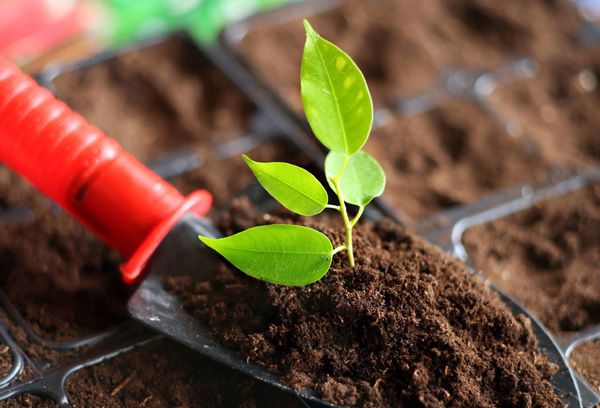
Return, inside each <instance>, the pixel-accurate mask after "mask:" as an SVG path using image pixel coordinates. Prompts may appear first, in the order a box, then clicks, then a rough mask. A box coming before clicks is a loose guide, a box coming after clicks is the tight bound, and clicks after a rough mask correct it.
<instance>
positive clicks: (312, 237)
mask: <svg viewBox="0 0 600 408" xmlns="http://www.w3.org/2000/svg"><path fill="white" fill-rule="evenodd" d="M198 238H200V241H202V242H203V243H204V244H206V245H207V246H208V247H210V248H212V249H214V250H215V251H217V252H218V253H219V254H221V255H222V256H223V257H224V258H225V259H227V260H228V261H229V262H231V263H232V264H233V265H234V266H235V267H237V268H238V269H239V270H241V271H242V272H244V273H245V274H247V275H250V276H252V277H253V278H256V279H260V280H263V281H266V282H271V283H276V284H278V285H289V286H304V285H308V284H309V283H313V282H316V281H318V280H319V279H321V278H322V277H323V276H324V275H325V274H326V273H327V271H328V270H329V266H330V265H331V258H332V256H333V246H332V244H331V241H330V240H329V238H327V237H326V236H325V235H323V234H322V233H320V232H319V231H316V230H314V229H312V228H308V227H302V226H299V225H285V224H274V225H263V226H259V227H253V228H250V229H247V230H245V231H242V232H240V233H237V234H235V235H232V236H230V237H226V238H220V239H213V238H207V237H203V236H199V237H198Z"/></svg>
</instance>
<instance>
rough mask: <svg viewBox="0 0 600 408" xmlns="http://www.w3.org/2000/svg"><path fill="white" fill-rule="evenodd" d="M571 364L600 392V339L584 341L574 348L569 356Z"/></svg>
mask: <svg viewBox="0 0 600 408" xmlns="http://www.w3.org/2000/svg"><path fill="white" fill-rule="evenodd" d="M569 361H570V362H571V366H572V367H573V368H574V369H575V371H577V372H578V373H579V375H581V376H582V377H583V378H584V379H585V380H586V381H587V382H588V384H590V386H591V388H592V389H593V390H594V391H596V392H600V367H599V366H598V361H600V340H595V341H590V342H586V343H583V344H582V345H580V346H578V347H577V348H575V350H573V352H572V353H571V355H570V357H569Z"/></svg>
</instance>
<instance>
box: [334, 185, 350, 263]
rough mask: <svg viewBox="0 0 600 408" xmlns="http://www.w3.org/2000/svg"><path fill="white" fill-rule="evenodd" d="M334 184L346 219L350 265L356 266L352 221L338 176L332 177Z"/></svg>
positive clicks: (345, 227) (345, 226) (341, 210)
mask: <svg viewBox="0 0 600 408" xmlns="http://www.w3.org/2000/svg"><path fill="white" fill-rule="evenodd" d="M331 182H332V183H333V186H334V187H335V193H336V194H337V197H338V200H339V202H340V212H341V213H342V219H343V220H344V230H345V231H346V244H345V246H346V250H347V251H348V261H349V262H350V266H351V267H353V268H354V251H353V249H352V223H351V222H350V218H349V217H348V211H346V203H345V202H344V197H342V190H341V189H340V183H339V180H338V177H337V176H336V177H334V178H332V179H331Z"/></svg>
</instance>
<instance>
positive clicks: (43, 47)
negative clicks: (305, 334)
mask: <svg viewBox="0 0 600 408" xmlns="http://www.w3.org/2000/svg"><path fill="white" fill-rule="evenodd" d="M291 1H292V0H144V1H131V0H0V54H2V55H5V56H8V57H9V58H11V59H13V60H14V61H15V62H17V63H18V64H19V65H20V66H21V67H22V68H23V69H24V70H26V71H28V72H30V73H35V72H37V71H39V70H40V69H41V68H42V67H43V66H44V65H46V64H48V63H50V62H55V61H63V62H64V61H68V60H73V59H80V58H82V57H85V56H86V55H89V54H92V53H97V52H99V51H102V50H104V49H108V48H114V47H116V46H119V45H124V44H127V43H129V42H132V41H134V40H139V39H143V38H145V37H150V36H155V35H160V34H163V33H168V32H173V31H181V30H186V31H188V32H189V33H190V34H191V35H192V37H194V38H195V39H196V40H198V41H201V42H210V41H212V40H214V39H215V38H216V36H217V35H218V33H219V30H220V29H221V28H222V27H223V26H224V25H225V24H227V23H228V22H229V21H233V20H236V19H239V18H241V17H244V16H246V15H248V14H252V13H254V12H256V11H261V10H266V9H269V8H272V7H275V6H277V5H281V4H284V3H289V2H291Z"/></svg>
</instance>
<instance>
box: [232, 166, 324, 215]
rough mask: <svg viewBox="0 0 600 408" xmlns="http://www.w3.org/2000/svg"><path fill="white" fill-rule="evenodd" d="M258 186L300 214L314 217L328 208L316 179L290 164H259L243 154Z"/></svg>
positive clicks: (322, 188) (322, 189)
mask: <svg viewBox="0 0 600 408" xmlns="http://www.w3.org/2000/svg"><path fill="white" fill-rule="evenodd" d="M242 157H243V158H244V161H245V162H246V164H247V165H248V167H250V170H252V172H253V173H254V175H255V176H256V178H257V179H258V181H259V182H260V184H261V185H262V186H263V187H264V188H265V190H267V192H268V193H269V194H270V195H271V196H273V198H274V199H276V200H277V201H279V202H280V203H281V204H283V206H284V207H285V208H287V209H288V210H290V211H293V212H295V213H298V214H300V215H306V216H310V215H315V214H318V213H320V212H321V211H323V209H324V208H325V206H326V205H327V200H328V197H327V191H326V190H325V187H323V185H322V184H321V183H320V182H319V180H317V178H316V177H315V176H313V175H312V174H310V173H309V172H308V171H306V170H304V169H303V168H302V167H298V166H294V165H293V164H289V163H281V162H270V163H261V162H256V161H254V160H252V159H250V158H249V157H248V156H246V155H242Z"/></svg>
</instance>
